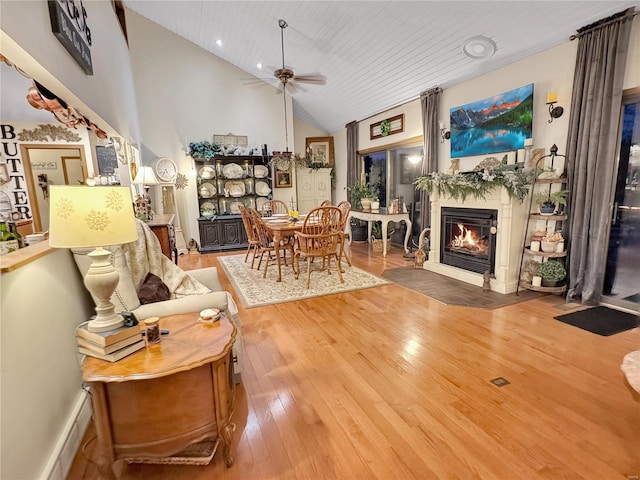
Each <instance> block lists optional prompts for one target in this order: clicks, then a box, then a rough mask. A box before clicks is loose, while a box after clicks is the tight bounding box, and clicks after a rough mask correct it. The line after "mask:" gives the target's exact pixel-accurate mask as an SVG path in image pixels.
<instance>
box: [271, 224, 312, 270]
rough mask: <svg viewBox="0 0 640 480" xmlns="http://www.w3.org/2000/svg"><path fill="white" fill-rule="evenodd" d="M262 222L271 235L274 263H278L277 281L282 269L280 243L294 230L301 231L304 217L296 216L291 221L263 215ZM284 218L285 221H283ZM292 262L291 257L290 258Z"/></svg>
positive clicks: (292, 234) (293, 232) (293, 233)
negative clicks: (274, 255) (296, 217)
mask: <svg viewBox="0 0 640 480" xmlns="http://www.w3.org/2000/svg"><path fill="white" fill-rule="evenodd" d="M263 220H264V223H265V225H266V226H267V229H268V230H269V233H271V235H272V236H273V246H274V250H275V254H276V264H277V265H278V280H277V281H278V282H281V281H282V270H281V265H280V243H281V242H282V241H283V240H284V239H286V238H289V237H293V236H294V235H295V232H300V231H302V225H303V224H304V218H298V219H297V220H296V221H292V220H291V219H289V218H285V219H283V218H281V217H263ZM285 220H286V221H285ZM291 261H292V262H293V259H291Z"/></svg>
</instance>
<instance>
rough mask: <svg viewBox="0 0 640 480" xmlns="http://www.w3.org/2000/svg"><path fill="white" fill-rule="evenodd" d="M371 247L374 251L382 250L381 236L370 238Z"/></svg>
mask: <svg viewBox="0 0 640 480" xmlns="http://www.w3.org/2000/svg"><path fill="white" fill-rule="evenodd" d="M371 247H372V248H373V251H374V252H382V250H383V245H382V239H381V238H373V237H372V238H371Z"/></svg>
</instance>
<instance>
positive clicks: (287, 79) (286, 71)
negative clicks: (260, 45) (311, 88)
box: [273, 19, 327, 93]
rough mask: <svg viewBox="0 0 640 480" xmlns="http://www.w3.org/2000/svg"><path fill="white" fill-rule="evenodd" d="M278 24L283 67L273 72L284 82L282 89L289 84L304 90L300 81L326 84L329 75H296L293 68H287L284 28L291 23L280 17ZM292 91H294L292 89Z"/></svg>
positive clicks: (292, 87) (293, 88) (293, 87)
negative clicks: (300, 85) (299, 84)
mask: <svg viewBox="0 0 640 480" xmlns="http://www.w3.org/2000/svg"><path fill="white" fill-rule="evenodd" d="M278 26H279V27H280V40H281V46H282V68H278V69H277V70H275V71H274V72H273V76H274V77H276V78H277V79H278V80H280V83H281V84H282V89H283V90H286V89H287V86H289V87H290V90H294V91H295V90H296V89H300V90H304V89H302V88H301V87H299V86H298V85H297V84H298V83H310V84H315V85H324V84H326V83H327V77H325V76H324V75H321V74H317V73H313V74H312V73H308V74H305V75H296V74H294V73H293V70H291V69H290V68H287V67H286V65H285V62H284V29H285V28H287V27H288V26H289V24H288V23H287V22H286V21H284V20H282V19H280V20H278ZM290 93H292V92H291V91H290Z"/></svg>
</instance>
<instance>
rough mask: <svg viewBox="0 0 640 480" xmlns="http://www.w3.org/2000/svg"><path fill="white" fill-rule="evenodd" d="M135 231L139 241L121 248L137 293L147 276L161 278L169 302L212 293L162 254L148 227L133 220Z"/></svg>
mask: <svg viewBox="0 0 640 480" xmlns="http://www.w3.org/2000/svg"><path fill="white" fill-rule="evenodd" d="M136 228H137V229H138V239H137V240H136V241H134V242H131V243H126V244H123V245H122V250H123V251H124V254H125V257H126V259H127V263H128V264H129V268H130V269H131V275H132V277H133V284H134V285H135V287H136V291H137V290H139V289H140V285H142V282H143V281H144V279H145V278H146V277H147V274H148V273H149V272H151V273H153V274H154V275H157V276H158V277H160V278H161V279H162V281H163V282H164V283H165V285H167V287H169V292H171V298H172V299H173V298H180V297H185V296H187V295H201V294H203V293H209V292H210V291H211V290H209V289H208V288H207V287H205V286H204V285H203V284H202V283H200V282H198V281H197V280H196V279H194V278H192V277H190V276H189V275H188V274H187V273H186V272H185V271H184V270H182V269H181V268H180V267H178V266H177V265H176V264H175V263H173V262H172V261H171V259H169V258H168V257H166V256H165V255H164V254H163V253H162V249H161V247H160V241H159V240H158V237H156V236H155V234H154V233H153V231H152V230H151V228H150V227H149V225H147V224H146V223H144V222H143V221H141V220H136Z"/></svg>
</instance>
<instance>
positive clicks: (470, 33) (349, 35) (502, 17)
mask: <svg viewBox="0 0 640 480" xmlns="http://www.w3.org/2000/svg"><path fill="white" fill-rule="evenodd" d="M124 4H125V6H126V7H127V8H129V9H131V10H133V11H135V12H137V13H139V14H140V15H142V16H144V17H146V18H148V19H149V20H151V21H153V22H155V23H157V24H159V25H161V26H163V27H164V28H166V29H168V30H170V31H172V32H174V33H176V34H177V35H179V36H181V37H184V38H185V39H187V40H189V41H191V42H193V43H194V44H196V45H198V46H200V47H202V48H204V49H206V50H208V51H210V52H211V53H213V54H214V55H217V56H218V57H221V58H223V59H224V60H226V61H228V62H229V63H231V64H233V65H235V66H237V67H238V68H240V69H242V70H244V71H246V72H247V79H248V81H247V84H250V85H253V87H254V88H264V87H263V86H262V87H261V82H251V81H250V80H249V79H252V78H253V77H256V78H261V79H264V81H265V82H267V83H269V84H272V85H274V86H275V85H278V83H279V80H278V79H276V78H275V77H274V76H273V74H272V72H273V70H274V69H276V68H280V67H282V52H281V36H280V34H281V29H280V28H279V26H278V20H279V19H284V20H286V22H287V23H288V25H289V26H288V27H287V28H286V29H285V30H284V49H285V60H286V65H287V66H288V67H289V68H291V69H292V70H293V71H294V73H295V74H296V75H301V74H302V75H304V74H308V73H320V74H323V75H324V76H326V78H327V82H326V84H325V85H313V84H308V85H307V84H301V86H302V87H303V88H304V90H299V91H297V92H295V93H293V98H294V115H295V116H296V117H297V118H299V119H301V120H303V121H305V122H307V123H309V124H312V125H315V126H316V127H318V128H320V129H321V130H323V131H325V132H327V133H331V132H335V131H337V130H339V129H340V128H342V127H344V125H345V124H346V123H348V122H350V121H352V120H361V119H363V118H366V117H367V116H370V115H373V114H375V113H377V112H381V111H383V110H385V109H387V108H390V107H393V106H396V105H399V104H401V103H404V102H406V101H409V100H411V99H414V98H417V97H418V96H419V94H420V92H421V91H423V90H425V89H427V88H430V87H433V86H436V85H438V86H440V87H442V88H445V89H446V88H447V87H449V86H452V85H455V84H458V83H461V82H463V81H465V80H468V79H470V78H473V77H476V76H478V75H481V74H483V73H486V72H489V71H491V70H495V69H497V68H500V67H502V66H505V65H508V64H510V63H513V62H515V61H517V60H520V59H522V58H525V57H528V56H531V55H533V54H536V53H538V52H542V51H544V50H547V49H549V48H551V47H554V46H557V45H559V44H561V43H563V42H568V41H569V36H570V35H572V34H573V33H575V30H576V29H578V28H580V27H583V26H585V25H587V24H589V23H592V22H594V21H597V20H599V19H601V18H604V17H607V16H609V15H611V14H613V13H616V12H619V11H621V10H624V9H625V8H627V7H629V6H634V5H635V6H636V7H637V6H638V5H639V2H638V1H562V2H551V1H461V2H458V1H439V2H429V1H413V2H405V1H393V0H388V1H376V2H373V1H280V2H274V1H253V2H248V1H210V0H209V1H208V0H189V1H166V0H163V1H154V0H125V1H124ZM475 36H483V37H488V38H489V39H491V40H492V41H493V42H494V43H495V45H496V47H497V49H496V52H495V54H494V55H493V56H492V57H490V58H488V59H483V60H474V59H471V58H469V57H467V56H465V55H464V53H463V46H464V43H465V41H466V40H467V39H469V38H471V37H475ZM258 63H261V64H262V65H263V67H262V69H259V68H258V67H257V64H258Z"/></svg>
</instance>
